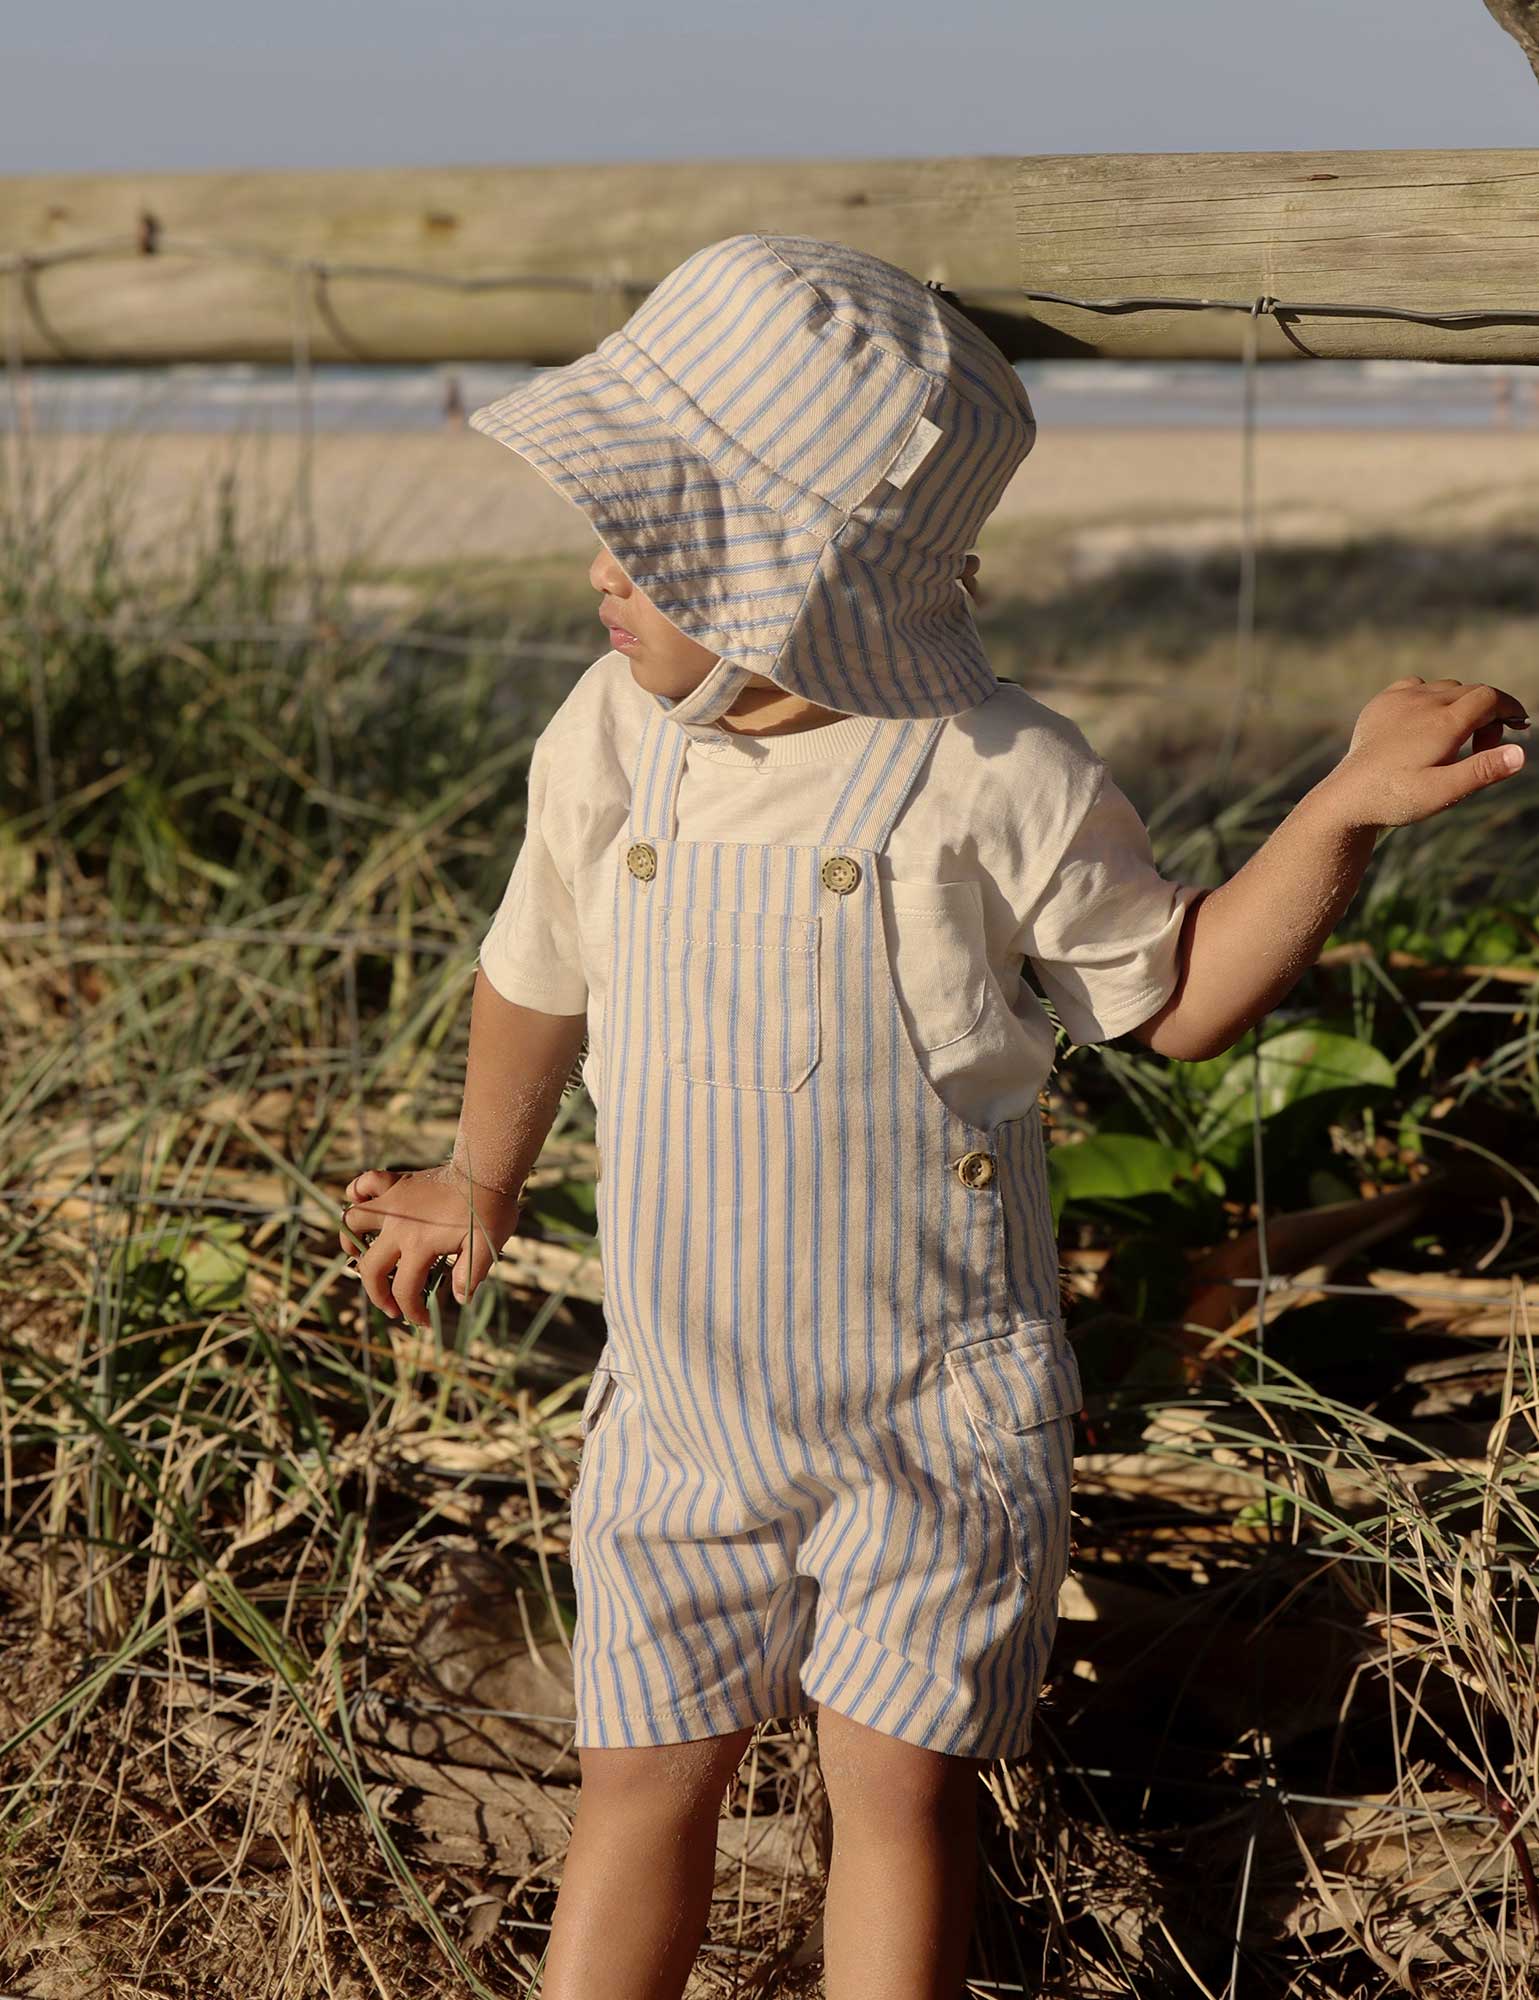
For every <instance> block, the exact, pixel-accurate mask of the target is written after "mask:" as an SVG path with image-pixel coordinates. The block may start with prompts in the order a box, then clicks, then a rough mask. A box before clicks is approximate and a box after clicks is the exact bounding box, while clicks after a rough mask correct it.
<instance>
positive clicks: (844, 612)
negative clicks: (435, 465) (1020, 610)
mask: <svg viewBox="0 0 1539 2000" xmlns="http://www.w3.org/2000/svg"><path fill="white" fill-rule="evenodd" d="M470 423H471V426H472V428H473V429H475V430H478V431H482V432H484V433H485V435H486V436H488V437H492V438H495V439H497V440H498V442H499V443H501V444H505V445H507V446H508V447H509V448H510V449H511V450H513V451H516V452H517V453H518V454H519V456H520V457H521V458H524V459H526V460H527V461H528V463H529V464H530V465H532V466H533V467H534V468H535V470H536V471H537V472H539V473H541V474H542V475H543V476H544V478H545V479H547V480H548V481H549V482H550V484H551V485H552V486H554V487H555V488H556V490H557V491H558V492H559V493H561V494H563V495H564V496H565V497H566V498H567V499H568V500H570V501H571V502H572V503H573V504H574V505H575V506H577V507H578V508H580V509H581V510H582V512H583V513H584V514H585V515H586V516H587V517H588V519H589V521H590V522H591V523H592V525H593V528H594V530H595V531H596V533H597V534H598V536H599V538H600V540H601V541H602V542H603V543H604V544H605V546H606V547H607V548H608V549H609V550H610V551H611V552H612V554H613V555H614V556H615V558H616V560H617V561H618V562H619V563H620V565H621V567H622V568H623V569H624V571H625V573H626V575H627V576H628V577H629V578H630V580H631V582H632V583H633V584H636V585H637V586H638V587H639V588H640V589H642V590H643V591H645V593H646V594H647V596H648V597H649V598H650V599H651V601H652V602H653V603H654V604H655V605H656V606H657V608H658V609H659V610H660V611H661V612H663V614H664V615H665V616H666V617H667V618H669V619H670V620H671V621H672V622H673V623H674V624H675V625H676V626H678V628H679V630H680V631H682V632H684V633H685V634H686V635H687V636H688V637H689V638H691V639H694V640H696V641H697V642H698V643H699V644H700V645H702V646H705V647H707V648H709V650H710V651H712V652H713V653H716V654H719V655H720V660H719V663H718V665H717V666H716V667H715V668H714V669H713V670H712V672H711V673H710V674H708V675H707V676H706V679H705V681H704V682H703V683H702V685H701V686H700V687H699V688H697V689H696V690H695V691H694V693H693V694H691V695H688V696H686V697H684V699H683V700H682V701H678V702H671V701H669V700H668V699H667V698H666V697H663V696H659V697H658V699H659V700H660V701H662V702H663V704H664V706H665V707H667V708H668V709H669V710H670V711H671V712H672V713H673V714H674V716H675V717H676V719H677V720H678V721H679V722H680V723H681V724H682V725H683V726H685V727H686V728H693V727H699V726H707V725H710V724H712V723H713V721H714V718H715V717H716V716H718V715H721V714H723V713H725V711H726V709H727V708H729V707H730V706H731V704H732V702H733V701H734V700H735V699H736V698H737V694H738V692H739V690H740V689H741V687H742V686H743V685H744V683H745V682H746V681H747V679H748V677H749V675H750V674H761V675H764V676H765V677H766V678H767V679H769V680H771V681H774V682H775V683H776V684H777V685H778V686H780V687H783V688H785V689H787V690H788V691H790V692H792V693H794V694H799V695H802V696H804V697H805V698H806V699H807V700H809V701H815V702H819V703H821V704H823V705H824V706H826V707H828V708H833V709H837V710H839V711H841V712H843V713H846V714H861V715H879V716H897V717H909V716H928V715H951V714H957V713H960V712H961V711H962V710H964V709H968V708H972V707H975V706H976V705H977V703H979V702H980V701H983V700H985V699H987V697H988V696H989V695H991V694H992V693H993V692H994V690H995V688H996V687H997V686H998V680H997V678H996V676H995V674H994V672H993V670H992V669H991V668H990V666H989V663H988V659H987V657H986V655H985V653H984V650H983V645H982V642H981V641H980V639H979V636H978V631H977V627H976V626H975V625H974V623H973V616H972V607H971V600H970V598H969V596H968V593H967V591H966V590H964V588H963V587H962V583H961V577H962V569H963V558H964V556H965V555H966V554H967V553H968V551H969V550H970V549H971V547H972V546H973V544H974V542H975V541H976V540H977V537H978V532H979V530H980V529H981V527H982V525H983V523H984V521H985V520H986V519H987V518H988V516H989V514H990V513H991V512H992V511H993V509H994V507H995V505H996V504H997V502H998V500H999V498H1000V495H1001V494H1002V493H1003V492H1004V489H1005V486H1006V484H1007V483H1008V481H1009V479H1010V476H1011V474H1012V473H1013V472H1014V471H1015V469H1016V467H1017V466H1018V465H1019V464H1020V462H1021V460H1022V459H1023V458H1024V457H1025V456H1026V454H1027V452H1028V451H1029V450H1030V449H1031V446H1032V442H1033V440H1034V438H1035V436H1036V420H1035V418H1034V417H1033V416H1032V411H1031V404H1030V401H1029V400H1028V398H1027V395H1026V390H1025V387H1024V385H1023V384H1022V382H1021V379H1020V377H1019V376H1018V375H1017V374H1016V372H1015V370H1014V369H1013V368H1012V367H1011V365H1010V363H1009V362H1008V361H1007V360H1006V359H1005V357H1004V355H1003V354H1002V353H1001V352H1000V350H999V349H998V348H997V347H996V346H995V345H994V343H993V342H992V341H991V340H989V339H988V337H987V336H986V335H985V334H983V333H981V332H980V331H979V330H978V329H977V328H976V327H975V326H974V325H973V324H972V323H971V321H969V320H968V319H967V318H966V317H965V316H964V315H963V314H962V313H961V312H959V311H958V310H957V309H956V308H955V307H954V306H953V305H952V304H951V303H950V302H949V301H948V300H946V299H944V298H942V297H941V296H940V295H939V294H938V293H937V292H936V291H935V290H934V289H932V288H931V287H929V286H926V285H923V284H921V283H920V282H919V281H918V280H917V279H916V278H913V277H911V276H910V275H909V273H908V272H906V271H902V270H899V269H898V267H897V266H896V265H893V264H888V263H885V262H884V261H883V260H882V259H881V258H880V257H873V256H870V255H868V254H866V253H865V252H863V251H859V250H852V249H849V248H848V247H847V246H846V245H844V244H841V243H824V242H819V241H817V240H816V239H814V238H812V237H805V236H761V235H758V234H754V233H749V234H743V235H738V236H729V237H726V238H725V239H723V240H722V241H721V242H718V243H711V244H708V245H707V246H706V247H705V248H704V249H701V250H697V251H695V252H694V253H693V254H692V255H691V256H689V257H687V258H685V260H684V262H683V263H682V264H680V265H678V266H677V268H676V269H675V270H673V271H672V272H670V273H669V275H668V276H667V277H666V278H664V279H663V280H662V282H661V283H660V284H658V285H657V286H656V287H655V289H654V290H653V291H652V292H650V293H649V294H648V296H647V298H646V299H645V301H644V302H643V303H642V305H641V306H640V307H638V309H637V310H636V311H635V312H634V313H633V314H632V315H631V317H630V318H629V319H628V320H627V321H626V323H625V324H624V326H622V327H621V328H619V330H618V331H617V332H614V333H611V334H608V335H607V336H606V337H605V338H604V339H603V340H601V341H600V342H599V344H598V346H597V347H596V348H595V349H594V351H593V352H592V353H591V354H584V355H583V356H581V357H580V358H579V359H578V360H576V361H574V362H572V363H570V364H569V365H568V366H566V367H562V368H553V369H547V370H544V371H542V372H541V373H540V374H539V375H538V376H537V377H536V378H535V379H534V380H532V381H530V382H528V383H526V384H523V385H521V386H520V387H519V388H518V389H516V390H514V391H513V392H512V393H511V394H509V395H507V396H504V397H502V398H500V399H499V400H498V401H497V402H494V403H490V404H488V405H487V406H486V407H485V408H484V409H480V410H477V411H476V412H475V413H474V414H473V415H472V416H471V418H470Z"/></svg>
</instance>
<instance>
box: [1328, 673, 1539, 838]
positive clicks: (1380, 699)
mask: <svg viewBox="0 0 1539 2000" xmlns="http://www.w3.org/2000/svg"><path fill="white" fill-rule="evenodd" d="M1504 725H1505V726H1506V727H1509V728H1512V729H1526V728H1527V727H1528V715H1527V713H1526V712H1525V710H1524V707H1523V704H1522V702H1520V701H1519V700H1518V698H1517V696H1516V695H1511V694H1508V693H1507V692H1506V691H1505V689H1503V688H1497V687H1489V686H1487V685H1486V684H1485V683H1484V682H1478V683H1473V684H1471V685H1469V686H1466V685H1465V683H1464V682H1463V681H1455V680H1438V681H1424V680H1422V679H1421V678H1420V676H1419V675H1415V674H1412V675H1409V676H1407V678H1406V679H1404V680H1398V681H1391V683H1390V684H1389V686H1388V687H1387V688H1385V689H1383V690H1382V692H1380V693H1379V694H1376V695H1375V696H1374V697H1373V700H1372V701H1370V702H1369V703H1368V705H1367V706H1366V708H1364V710H1363V711H1362V713H1361V714H1360V715H1359V716H1358V718H1357V726H1356V727H1355V728H1354V730H1353V731H1352V741H1351V744H1350V745H1349V747H1348V749H1347V754H1346V755H1345V756H1344V757H1343V758H1342V760H1341V762H1340V763H1339V764H1338V765H1337V766H1336V768H1335V770H1334V771H1332V773H1331V774H1330V777H1329V778H1328V779H1327V780H1326V781H1325V783H1326V787H1327V788H1328V789H1329V790H1330V793H1331V795H1332V797H1333V799H1334V800H1335V803H1336V805H1337V807H1338V809H1341V810H1344V811H1345V813H1346V816H1347V821H1348V824H1349V825H1352V826H1375V827H1378V826H1407V825H1409V824H1410V823H1411V822H1412V821H1413V820H1419V819H1430V818H1431V817H1432V815H1433V814H1434V813H1440V812H1443V811H1445V810H1446V809H1447V808H1448V807H1449V806H1452V805H1457V804H1458V803H1459V801H1460V800H1461V799H1466V798H1468V797H1469V796H1470V795H1471V793H1473V792H1478V791H1481V790H1483V789H1484V787H1485V786H1487V785H1494V784H1498V783H1500V781H1501V780H1502V779H1503V778H1510V777H1511V776H1512V775H1513V773H1514V772H1515V771H1518V770H1521V769H1522V766H1523V751H1522V749H1521V747H1520V746H1519V745H1517V744H1515V743H1511V744H1508V745H1506V746H1505V747H1503V745H1502V729H1503V726H1504ZM1472 739H1473V741H1472ZM1466 743H1471V753H1470V755H1469V756H1468V757H1464V756H1461V755H1460V752H1461V751H1462V750H1463V748H1464V745H1465V744H1466Z"/></svg>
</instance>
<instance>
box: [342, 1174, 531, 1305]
mask: <svg viewBox="0 0 1539 2000" xmlns="http://www.w3.org/2000/svg"><path fill="white" fill-rule="evenodd" d="M345 1192H346V1195H347V1198H348V1201H349V1203H350V1204H351V1205H350V1206H349V1207H348V1208H346V1209H344V1210H343V1213H342V1233H341V1236H340V1238H339V1240H340V1242H341V1244H342V1248H343V1249H344V1250H346V1251H347V1252H348V1253H349V1254H350V1255H356V1256H357V1260H358V1273H359V1276H360V1277H361V1278H362V1279H363V1288H364V1290H365V1291H366V1292H367V1293H368V1295H369V1297H370V1298H371V1299H372V1300H373V1301H374V1303H375V1305H377V1306H378V1307H379V1309H380V1311H381V1312H382V1313H384V1314H385V1316H386V1317H387V1318H389V1319H394V1318H396V1317H397V1316H399V1317H400V1318H402V1319H406V1320H410V1321H411V1323H412V1325H413V1326H421V1327H425V1326H427V1325H429V1324H430V1321H429V1319H428V1311H427V1300H426V1296H425V1293H426V1287H427V1279H428V1274H429V1272H430V1271H431V1270H432V1268H433V1266H434V1264H436V1263H437V1262H438V1260H439V1259H440V1258H441V1257H452V1258H454V1260H455V1263H454V1284H453V1291H454V1296H455V1298H456V1299H459V1300H465V1299H468V1298H469V1297H470V1296H471V1294H472V1293H473V1292H474V1291H475V1289H476V1287H477V1285H479V1284H480V1282H481V1280H482V1279H483V1278H484V1277H485V1276H486V1274H487V1272H488V1271H490V1269H491V1268H492V1264H493V1262H494V1260H495V1258H496V1256H497V1252H498V1251H499V1250H500V1249H501V1248H502V1246H503V1244H504V1243H505V1242H506V1241H507V1240H508V1238H509V1237H510V1236H511V1235H512V1234H513V1229H514V1225H515V1224H516V1222H517V1221H518V1211H519V1203H518V1199H517V1197H516V1196H515V1195H510V1194H505V1193H500V1192H498V1191H497V1190H496V1189H493V1188H477V1189H476V1194H475V1216H474V1223H473V1225H472V1221H471V1215H470V1195H469V1189H468V1186H467V1184H466V1182H465V1180H464V1177H463V1176H462V1175H461V1174H460V1173H459V1172H458V1171H457V1170H456V1169H455V1168H454V1167H452V1166H449V1165H444V1166H438V1167H429V1168H426V1169H425V1170H424V1171H422V1172H420V1173H400V1174H398V1173H393V1172H391V1171H390V1170H389V1169H388V1168H372V1169H370V1170H369V1171H368V1172H366V1173H361V1174H359V1175H358V1176H357V1177H356V1178H355V1179H353V1180H351V1181H349V1182H348V1184H347V1188H346V1190H345ZM367 1237H372V1238H373V1241H372V1242H371V1243H370V1244H369V1245H368V1247H367V1248H366V1249H365V1250H363V1251H362V1252H361V1253H360V1252H359V1248H358V1240H359V1239H360V1238H367ZM350 1239H351V1240H350Z"/></svg>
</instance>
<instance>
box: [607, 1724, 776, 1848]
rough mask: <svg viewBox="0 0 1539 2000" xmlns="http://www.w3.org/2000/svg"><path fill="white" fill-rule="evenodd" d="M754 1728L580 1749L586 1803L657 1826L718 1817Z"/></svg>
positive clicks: (615, 1814)
mask: <svg viewBox="0 0 1539 2000" xmlns="http://www.w3.org/2000/svg"><path fill="white" fill-rule="evenodd" d="M752 1734H753V1731H752V1730H751V1729H743V1730H738V1731H735V1732H734V1733H733V1734H732V1735H730V1736H710V1737H702V1738H699V1739H697V1740H696V1741H694V1742H692V1743H656V1744H644V1745H639V1746H636V1747H634V1748H625V1749H618V1748H616V1749H605V1750H601V1749H596V1748H581V1747H580V1748H579V1749H578V1752H577V1756H578V1761H579V1763H580V1764H581V1766H582V1792H581V1802H582V1805H583V1806H584V1807H589V1808H591V1809H592V1810H593V1811H595V1812H597V1813H600V1814H602V1815H604V1816H605V1817H606V1818H607V1817H610V1816H615V1817H624V1818H628V1819H633V1820H636V1821H640V1822H645V1823H648V1824H650V1825H652V1826H654V1827H661V1826H666V1825H669V1824H673V1825H679V1824H682V1823H687V1822H688V1821H691V1820H693V1819H695V1818H697V1817H698V1816H699V1815H701V1814H709V1815H710V1816H711V1817H712V1818H713V1819H714V1818H715V1817H716V1815H717V1814H718V1813H719V1812H720V1810H721V1802H722V1796H723V1794H724V1793H725V1791H726V1789H727V1786H728V1785H729V1784H730V1783H731V1781H732V1777H733V1774H734V1773H735V1772H736V1770H737V1767H738V1765H739V1764H740V1763H741V1762H742V1759H743V1752H744V1751H745V1750H746V1749H747V1747H748V1741H749V1738H750V1737H751V1736H752Z"/></svg>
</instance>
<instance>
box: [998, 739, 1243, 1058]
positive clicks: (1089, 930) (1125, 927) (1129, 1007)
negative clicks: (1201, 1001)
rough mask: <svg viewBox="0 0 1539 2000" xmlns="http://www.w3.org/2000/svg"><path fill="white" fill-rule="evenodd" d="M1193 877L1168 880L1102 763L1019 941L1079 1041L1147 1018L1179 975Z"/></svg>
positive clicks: (1194, 890) (1198, 891) (1195, 892)
mask: <svg viewBox="0 0 1539 2000" xmlns="http://www.w3.org/2000/svg"><path fill="white" fill-rule="evenodd" d="M1203 893H1204V891H1203V889H1202V888H1201V887H1200V886H1199V885H1198V884H1196V883H1190V882H1171V881H1167V880H1166V879H1165V877H1164V876H1162V875H1161V874H1160V872H1159V870H1158V868H1156V866H1155V863H1154V851H1153V847H1152V846H1151V843H1150V840H1149V832H1148V829H1147V828H1146V827H1145V825H1144V823H1143V821H1142V820H1141V819H1140V818H1139V816H1138V813H1137V811H1136V809H1135V808H1134V806H1133V804H1132V801H1131V800H1130V799H1128V798H1127V796H1126V795H1125V794H1124V793H1123V792H1122V791H1121V790H1120V789H1119V787H1118V786H1117V785H1116V784H1115V783H1114V782H1113V781H1112V779H1111V777H1110V775H1109V774H1107V773H1106V772H1105V771H1104V770H1103V772H1102V776H1101V782H1100V784H1099V786H1098V788H1097V790H1096V792H1095V794H1094V796H1093V798H1092V799H1091V802H1090V805H1089V808H1088V809H1087V811H1086V812H1085V813H1084V814H1083V816H1082V817H1081V818H1080V820H1079V823H1078V825H1077V827H1076V828H1075V831H1074V833H1073V835H1072V836H1071V838H1070V840H1069V843H1068V845H1067V847H1066V848H1065V849H1064V851H1063V853H1062V855H1061V856H1060V858H1059V861H1058V865H1057V867H1056V868H1055V869H1054V871H1053V874H1052V877H1051V879H1050V881H1049V882H1048V884H1047V887H1046V888H1045V890H1044V891H1043V893H1042V895H1041V896H1040V898H1039V899H1038V901H1037V903H1036V905H1035V907H1034V908H1033V909H1032V910H1031V911H1030V912H1029V913H1028V915H1027V917H1026V920H1025V922H1024V924H1023V926H1022V930H1021V933H1020V936H1019V939H1018V942H1020V944H1021V949H1022V952H1023V955H1024V956H1026V957H1028V958H1030V960H1031V962H1032V964H1033V965H1034V967H1035V968H1036V971H1037V975H1038V977H1039V978H1040V980H1041V982H1042V987H1043V991H1044V992H1045V993H1046V994H1047V997H1048V998H1049V999H1050V1000H1051V1001H1052V1003H1053V1006H1054V1008H1055V1010H1056V1011H1057V1014H1058V1018H1059V1020H1060V1021H1062V1023H1063V1025H1064V1026H1065V1028H1067V1029H1068V1031H1069V1034H1070V1036H1071V1037H1072V1038H1073V1040H1074V1041H1075V1042H1106V1041H1111V1040H1113V1039H1114V1038H1115V1037H1116V1036H1118V1035H1124V1034H1126V1033H1127V1032H1128V1031H1129V1029H1132V1028H1136V1027H1138V1026H1139V1025H1140V1023H1142V1022H1144V1021H1147V1020H1148V1019H1149V1017H1150V1015H1151V1014H1156V1013H1158V1012H1159V1010H1160V1008H1161V1007H1162V1006H1163V1005H1164V1004H1165V1002H1166V1001H1167V1000H1168V999H1169V998H1170V995H1171V994H1172V993H1173V992H1174V991H1175V988H1176V984H1177V981H1178V980H1179V978H1180V970H1181V965H1180V952H1179V945H1180V940H1181V930H1182V925H1183V923H1184V922H1185V918H1186V911H1187V908H1188V906H1189V905H1190V904H1191V903H1192V902H1193V900H1194V899H1195V898H1196V897H1198V896H1201V895H1202V894H1203Z"/></svg>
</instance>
